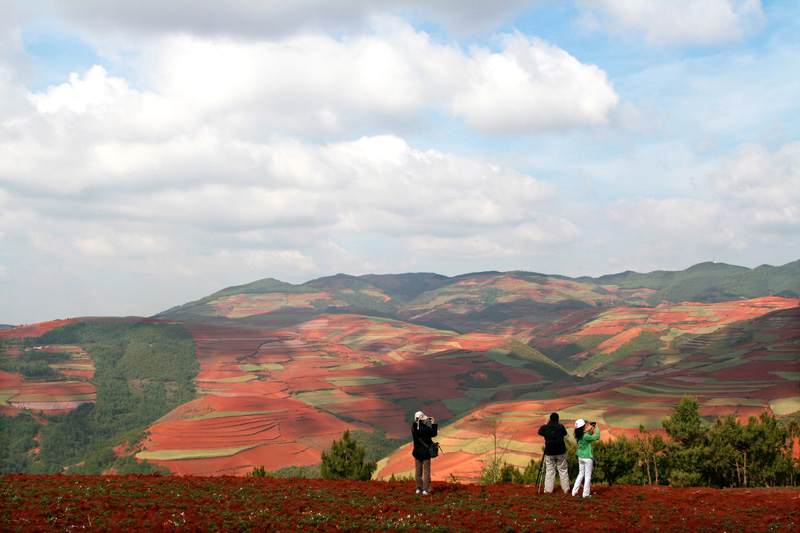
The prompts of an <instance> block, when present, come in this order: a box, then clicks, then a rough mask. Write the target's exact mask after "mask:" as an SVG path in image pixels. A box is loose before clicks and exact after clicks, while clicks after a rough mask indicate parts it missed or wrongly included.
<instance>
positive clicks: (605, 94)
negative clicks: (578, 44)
mask: <svg viewBox="0 0 800 533" xmlns="http://www.w3.org/2000/svg"><path fill="white" fill-rule="evenodd" d="M500 41H501V43H502V51H501V52H499V53H492V52H490V51H488V50H486V49H481V48H476V49H474V50H473V51H472V58H471V61H470V62H469V66H468V70H469V74H468V79H467V83H465V84H464V86H463V87H464V88H463V90H461V91H460V92H459V93H458V94H456V96H455V98H454V99H453V109H454V111H455V113H456V114H458V115H463V116H464V118H465V119H466V120H467V122H468V123H470V124H471V125H473V126H474V127H475V128H477V129H478V130H480V131H482V132H483V133H488V134H518V133H531V132H536V131H541V130H547V129H565V128H569V127H572V126H576V125H589V124H601V123H604V122H606V120H607V119H608V115H609V113H610V112H611V111H612V110H613V109H614V107H615V106H616V105H617V103H618V101H619V96H618V95H617V94H616V93H615V92H614V89H613V87H612V86H611V84H610V83H609V81H608V79H607V77H606V74H605V73H604V72H603V71H602V70H601V69H599V68H598V67H596V66H594V65H584V64H583V63H581V62H580V61H578V60H577V59H575V58H574V57H572V56H570V55H569V54H568V53H567V52H565V51H564V50H562V49H560V48H558V47H556V46H552V45H549V44H547V43H545V42H544V41H541V40H539V39H530V38H528V37H526V36H524V35H521V34H514V35H504V36H502V37H501V38H500Z"/></svg>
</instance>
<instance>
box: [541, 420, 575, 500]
mask: <svg viewBox="0 0 800 533" xmlns="http://www.w3.org/2000/svg"><path fill="white" fill-rule="evenodd" d="M539 435H541V436H542V437H544V464H545V467H546V468H547V473H546V474H545V477H544V491H545V492H546V493H550V492H553V487H554V485H555V483H556V469H558V478H559V481H561V490H563V491H564V493H565V494H567V493H569V466H568V464H567V445H566V444H564V437H566V436H567V428H565V427H564V426H563V424H559V423H558V413H552V414H551V415H550V421H549V422H548V423H547V424H545V425H543V426H542V427H540V428H539Z"/></svg>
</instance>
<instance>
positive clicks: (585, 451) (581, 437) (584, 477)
mask: <svg viewBox="0 0 800 533" xmlns="http://www.w3.org/2000/svg"><path fill="white" fill-rule="evenodd" d="M589 426H590V427H589V429H588V430H587V429H586V421H585V420H583V419H582V418H579V419H577V420H576V421H575V440H576V441H578V477H577V479H575V486H573V487H572V495H573V496H575V495H576V494H578V489H579V488H580V487H581V483H583V497H584V498H589V497H591V494H590V492H591V490H592V466H593V463H594V454H592V441H595V440H597V439H599V438H600V428H598V427H597V423H596V422H589ZM595 430H596V432H595Z"/></svg>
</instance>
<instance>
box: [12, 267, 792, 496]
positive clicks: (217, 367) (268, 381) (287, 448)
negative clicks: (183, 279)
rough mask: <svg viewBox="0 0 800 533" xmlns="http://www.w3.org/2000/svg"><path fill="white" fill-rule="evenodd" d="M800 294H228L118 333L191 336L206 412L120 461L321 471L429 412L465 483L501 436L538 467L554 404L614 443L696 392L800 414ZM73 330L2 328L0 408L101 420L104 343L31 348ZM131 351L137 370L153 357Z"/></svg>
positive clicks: (404, 455) (441, 465)
mask: <svg viewBox="0 0 800 533" xmlns="http://www.w3.org/2000/svg"><path fill="white" fill-rule="evenodd" d="M799 280H800V261H798V262H794V263H790V264H788V265H784V266H783V267H769V266H762V267H759V268H756V269H747V268H743V267H735V266H731V265H724V264H715V263H704V264H701V265H696V266H694V267H691V268H689V269H687V270H685V271H682V272H653V273H649V274H637V273H633V272H626V273H621V274H615V275H610V276H603V277H600V278H566V277H563V276H548V275H543V274H537V273H530V272H505V273H502V272H483V273H475V274H466V275H462V276H456V277H446V276H441V275H437V274H429V273H418V274H401V275H367V276H349V275H344V274H339V275H336V276H330V277H325V278H320V279H317V280H313V281H309V282H307V283H304V284H302V285H292V284H288V283H284V282H281V281H278V280H274V279H265V280H260V281H256V282H253V283H250V284H246V285H241V286H236V287H230V288H226V289H223V290H220V291H218V292H216V293H214V294H211V295H209V296H207V297H204V298H201V299H199V300H196V301H193V302H189V303H187V304H184V305H179V306H176V307H174V308H172V309H169V310H167V311H165V312H163V313H160V314H158V315H157V316H155V317H152V318H150V319H124V320H125V321H129V322H134V323H137V322H141V323H142V324H155V325H157V324H165V323H166V324H172V325H174V326H181V327H183V328H185V330H186V332H188V336H190V337H191V339H192V341H193V343H194V352H195V356H196V359H197V364H198V366H197V369H196V370H194V371H192V374H191V376H193V377H191V383H192V384H193V385H194V389H195V396H194V399H190V400H189V401H187V402H185V403H182V404H181V405H179V406H178V407H175V408H170V409H171V410H169V412H166V413H158V412H157V410H154V411H153V412H154V413H157V414H154V415H153V418H151V419H149V421H148V422H147V424H146V426H145V427H142V428H141V429H146V430H147V433H148V434H147V436H146V438H142V437H141V436H140V437H136V438H134V437H131V436H128V437H126V438H125V440H124V442H126V443H127V444H126V445H125V446H116V447H115V448H114V450H115V452H114V453H115V454H116V455H117V456H128V457H135V458H136V459H137V460H139V461H147V462H148V463H151V464H156V465H161V466H162V467H164V468H167V469H168V470H169V471H170V472H173V473H178V474H198V475H222V474H238V475H241V474H244V473H247V472H249V471H250V470H252V468H253V467H254V466H265V467H266V468H267V469H269V470H277V469H280V468H283V467H287V466H295V467H308V466H313V465H315V464H316V463H318V462H319V456H320V452H321V451H322V450H323V449H326V448H327V447H328V446H329V445H330V442H331V441H332V440H333V439H334V438H338V437H339V436H340V435H341V433H342V432H343V431H344V430H345V429H351V430H363V431H368V432H373V431H378V432H380V434H381V435H384V436H385V437H386V438H387V439H398V440H396V441H392V442H394V443H396V444H402V443H403V442H407V441H408V440H410V436H409V429H408V426H409V424H410V417H411V415H412V413H413V412H414V411H416V410H420V409H421V410H424V411H425V412H426V413H429V414H430V415H432V416H435V417H436V418H437V419H438V421H439V423H440V424H441V426H440V435H441V438H440V440H441V442H442V444H443V446H444V450H445V453H444V454H443V455H442V457H441V458H439V459H437V464H436V468H435V469H434V475H435V478H436V479H446V478H450V477H455V478H457V479H463V480H471V479H474V478H476V477H477V476H478V475H479V473H480V471H481V468H482V466H483V465H484V464H485V462H486V460H487V458H488V457H490V456H491V455H492V454H496V453H498V449H497V445H495V444H494V443H495V442H498V443H499V447H500V450H499V451H500V453H502V454H503V457H504V460H506V461H507V462H509V463H510V464H516V465H518V466H524V465H525V464H527V462H528V461H529V460H530V458H532V457H538V456H540V454H541V444H542V443H541V438H540V437H538V436H537V435H536V430H537V429H538V426H539V425H541V423H543V421H544V418H545V416H546V415H548V414H549V413H550V412H551V411H554V410H557V411H559V412H560V413H561V416H562V419H564V420H566V421H571V420H573V419H575V418H578V417H581V418H591V419H596V420H598V421H599V422H600V423H601V425H602V426H603V427H604V428H606V429H607V430H608V431H606V432H605V435H606V436H605V437H604V438H609V437H613V436H616V435H620V434H623V433H625V434H632V433H634V432H636V430H637V429H638V427H639V425H644V426H645V427H647V428H652V429H653V430H654V431H657V432H658V431H661V429H660V421H661V419H662V418H664V417H665V416H667V415H668V414H669V412H670V410H671V408H672V406H673V405H674V404H675V403H676V402H677V401H678V400H679V399H680V398H681V397H682V396H683V395H684V394H692V395H694V396H697V397H698V398H699V399H700V401H701V414H702V415H704V416H718V415H722V414H726V413H735V414H736V415H737V416H741V417H746V416H748V415H750V414H756V413H758V412H760V411H762V410H764V409H767V410H770V411H771V412H773V413H774V414H776V415H778V416H789V415H791V414H793V413H796V412H798V411H800V391H799V390H798V382H800V308H799V307H798V305H799V304H800V300H798V293H800V286H799V285H798V284H799V283H800V281H799ZM95 320H97V319H95ZM116 320H117V321H119V320H122V319H116ZM73 322H74V321H73ZM78 322H81V320H80V319H79V320H78ZM65 324H66V322H53V323H47V324H41V325H35V326H27V327H26V328H11V329H7V330H3V331H0V341H2V344H0V348H2V353H3V354H4V355H3V356H2V365H3V366H2V367H0V413H5V414H12V415H16V414H19V413H23V412H41V413H43V415H47V416H50V415H48V413H51V414H54V413H63V412H72V411H73V410H76V409H78V407H79V406H80V405H82V404H96V407H95V409H97V408H99V407H101V405H102V404H103V402H104V401H105V400H103V399H102V398H103V395H102V394H97V391H96V389H95V384H96V383H98V381H97V380H98V376H96V375H95V366H94V365H95V364H96V363H97V361H94V359H95V357H94V356H92V355H91V354H92V353H93V352H92V350H93V349H96V344H97V343H98V342H107V341H108V339H105V340H104V339H90V340H89V339H83V340H81V341H80V342H78V340H76V341H75V342H72V343H70V342H65V343H63V344H57V345H53V344H52V343H50V344H48V345H47V347H45V346H44V345H43V344H42V342H43V341H41V340H37V338H38V337H39V336H40V335H43V334H44V333H46V332H47V331H48V330H53V329H54V328H57V327H59V326H62V325H65ZM175 335H178V333H175ZM45 338H46V337H42V339H45ZM92 343H94V344H92ZM152 345H153V344H152V342H151V346H152ZM122 349H123V352H121V353H123V355H122V357H123V358H127V359H125V360H133V359H134V358H136V357H151V356H152V354H151V355H150V356H148V355H147V354H146V353H144V352H142V353H140V351H137V350H130V349H128V348H125V347H122ZM126 350H127V351H126ZM48 351H49V352H56V353H58V354H67V355H66V359H64V360H63V361H59V362H57V363H56V362H52V361H49V360H47V359H46V357H45V358H44V360H45V362H47V366H49V367H51V369H52V370H53V371H55V372H56V373H57V379H55V378H54V379H52V380H51V379H50V378H47V377H45V378H43V379H39V378H36V379H32V378H31V377H30V376H27V377H26V376H25V375H23V374H22V373H20V372H21V369H22V367H20V366H19V364H20V361H21V360H22V359H25V360H30V359H31V357H34V356H35V357H39V355H38V354H43V353H47V352H48ZM32 354H33V355H32ZM137 354H138V355H137ZM35 357H34V359H33V360H34V361H37V360H36V359H35ZM41 357H44V356H41ZM59 357H62V358H64V357H65V356H63V355H59ZM128 367H129V368H131V369H134V370H135V369H136V368H138V366H137V365H135V364H133V363H130V364H129V365H128ZM26 368H27V367H26ZM29 370H30V369H28V371H29ZM134 370H131V371H130V372H132V373H129V374H127V375H126V376H127V377H125V378H124V379H127V382H128V383H129V385H128V388H129V389H130V391H131V394H133V395H134V396H133V397H136V395H137V394H139V393H138V392H137V391H139V390H140V389H142V387H143V386H145V385H146V384H148V383H151V382H153V381H154V380H156V379H157V377H156V376H148V375H144V374H143V375H138V374H135V373H133V372H134ZM142 372H144V371H142ZM170 383H171V382H165V383H164V385H163V390H165V391H166V392H167V394H168V395H169V391H170V390H171V388H172V387H175V386H176V385H171V384H170ZM176 383H177V382H176ZM159 387H161V385H159ZM159 390H161V389H159ZM87 408H91V405H87V406H86V407H84V408H83V409H84V410H86V409H87ZM53 420H56V419H53ZM56 423H58V421H57V420H56ZM498 435H499V437H500V439H499V440H497V441H495V439H494V437H497V436H498ZM109 439H110V437H109ZM108 442H111V440H109V441H108ZM90 448H91V446H90ZM25 453H29V451H26V452H25ZM409 453H410V452H409V449H408V446H407V445H405V446H401V447H400V448H399V449H398V450H397V451H396V452H394V453H393V454H391V455H390V456H389V457H386V458H385V459H383V460H382V461H381V462H380V464H379V470H378V472H377V474H376V475H377V477H384V478H385V477H389V476H391V475H407V474H408V473H409V472H410V470H411V468H412V467H413V462H411V461H410V460H409ZM31 457H36V455H35V453H34V455H32V456H31ZM112 458H113V457H112ZM109 460H110V459H109ZM33 461H34V462H35V460H33ZM108 464H111V463H108ZM62 466H63V467H69V466H70V465H69V464H65V465H62Z"/></svg>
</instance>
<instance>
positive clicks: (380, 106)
mask: <svg viewBox="0 0 800 533" xmlns="http://www.w3.org/2000/svg"><path fill="white" fill-rule="evenodd" d="M0 21H1V22H0V39H1V41H0V324H2V323H6V324H21V323H33V322H40V321H45V320H51V319H55V318H67V317H73V316H87V315H102V316H106V315H112V316H125V315H138V316H150V315H153V314H156V313H158V312H160V311H163V310H165V309H167V308H169V307H172V306H174V305H179V304H182V303H185V302H187V301H191V300H194V299H197V298H200V297H202V296H205V295H207V294H209V293H211V292H214V291H216V290H219V289H221V288H223V287H227V286H230V285H236V284H242V283H247V282H250V281H254V280H257V279H262V278H266V277H273V278H277V279H280V280H283V281H288V282H292V283H302V282H305V281H308V280H310V279H314V278H316V277H320V276H326V275H332V274H336V273H339V272H344V273H348V274H354V275H359V274H367V273H402V272H437V273H440V274H445V275H458V274H462V273H467V272H474V271H483V270H500V271H507V270H528V271H535V272H544V273H551V274H562V275H569V276H581V275H592V276H599V275H604V274H610V273H615V272H620V271H624V270H634V271H638V272H650V271H653V270H658V269H668V270H680V269H684V268H687V267H689V266H691V265H693V264H696V263H699V262H702V261H710V260H715V261H719V262H726V263H731V264H737V265H742V266H747V267H756V266H759V265H761V264H771V265H776V266H777V265H782V264H786V263H788V262H791V261H795V260H797V259H799V258H800V207H799V206H800V124H799V123H798V120H799V118H798V117H800V113H798V104H797V102H798V95H800V74H798V70H799V69H798V68H797V65H800V46H798V45H799V44H800V43H799V42H798V41H799V40H800V38H798V35H800V27H798V26H800V24H799V22H800V4H797V3H795V2H777V1H776V2H766V1H763V2H761V1H758V0H674V1H671V2H661V1H651V0H625V1H623V0H596V1H589V0H574V1H563V2H556V1H548V0H531V1H522V0H497V1H495V2H484V1H478V0H472V1H468V0H462V1H459V2H455V1H454V2H445V1H442V2H430V1H424V0H408V1H405V2H400V1H392V0H387V1H384V2H363V1H358V0H340V1H334V2H329V1H322V0H291V1H288V0H287V1H271V2H261V1H255V0H241V1H237V2H217V1H212V0H173V1H170V2H163V1H160V0H159V1H156V0H142V1H139V2H126V1H114V0H107V1H103V2H95V1H91V0H72V1H48V0H36V1H32V2H31V1H25V2H23V1H16V0H0Z"/></svg>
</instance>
